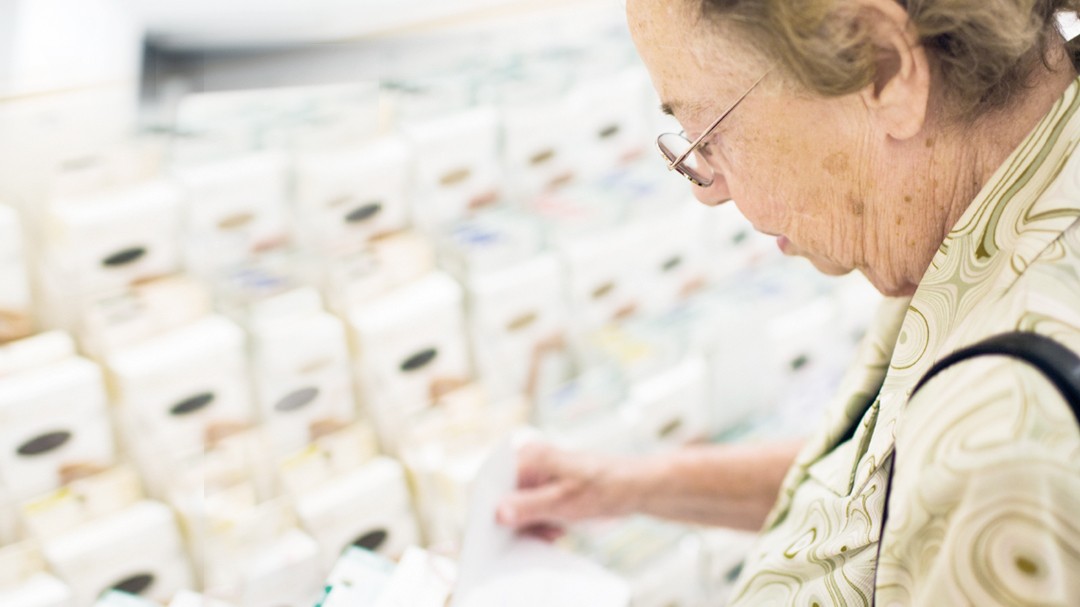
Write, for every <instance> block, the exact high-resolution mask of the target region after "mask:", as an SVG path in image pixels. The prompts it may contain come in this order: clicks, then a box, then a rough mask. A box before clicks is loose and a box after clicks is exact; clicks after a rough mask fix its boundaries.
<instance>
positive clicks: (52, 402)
mask: <svg viewBox="0 0 1080 607" xmlns="http://www.w3.org/2000/svg"><path fill="white" fill-rule="evenodd" d="M114 457H115V446H114V443H113V436H112V429H111V426H110V423H109V417H108V411H107V409H106V400H105V388H104V385H103V382H102V377H101V371H100V370H99V369H98V367H97V366H96V365H94V364H93V363H91V362H89V361H87V360H85V359H81V358H74V357H73V358H70V359H68V360H65V361H62V362H57V363H53V364H50V365H46V366H42V367H38V368H36V369H33V370H29V371H24V372H22V373H19V374H16V375H12V376H9V377H6V378H4V379H3V381H0V478H2V479H3V482H4V485H5V486H7V488H8V489H9V491H10V492H11V493H12V495H13V496H15V497H16V498H19V499H26V498H29V497H33V496H36V495H38V494H41V493H44V492H46V491H50V490H52V489H55V488H57V487H59V486H61V485H62V484H65V483H66V482H69V481H71V480H74V479H76V478H80V477H83V476H86V475H89V474H93V473H96V472H100V471H103V470H104V469H106V468H107V467H108V466H110V465H111V464H112V462H113V459H114Z"/></svg>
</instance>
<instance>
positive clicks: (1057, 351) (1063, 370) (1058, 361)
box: [873, 331, 1080, 604]
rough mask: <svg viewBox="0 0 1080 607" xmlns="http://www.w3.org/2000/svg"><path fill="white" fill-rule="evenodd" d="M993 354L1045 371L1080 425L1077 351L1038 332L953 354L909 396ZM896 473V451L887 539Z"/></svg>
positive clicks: (987, 342)
mask: <svg viewBox="0 0 1080 607" xmlns="http://www.w3.org/2000/svg"><path fill="white" fill-rule="evenodd" d="M991 355H994V356H1011V357H1012V358H1016V359H1018V360H1022V361H1024V362H1026V363H1028V364H1030V365H1032V366H1033V367H1035V368H1036V369H1038V370H1039V371H1041V372H1042V374H1043V375H1045V376H1046V378H1047V379H1049V380H1050V382H1051V383H1053V384H1054V387H1055V388H1057V390H1058V392H1060V393H1061V396H1062V397H1063V398H1064V399H1065V400H1066V401H1067V402H1068V403H1069V406H1070V407H1071V408H1072V412H1073V416H1074V417H1076V419H1077V422H1078V423H1080V356H1077V355H1076V353H1075V352H1073V351H1072V350H1070V349H1068V348H1066V347H1065V346H1063V345H1061V344H1059V343H1058V342H1056V341H1054V340H1053V339H1050V338H1049V337H1046V336H1043V335H1039V334H1037V333H1027V332H1020V331H1017V332H1013V333H1002V334H1000V335H994V336H993V337H989V338H987V339H984V340H983V341H980V342H978V343H976V344H974V345H971V346H968V347H966V348H961V349H960V350H957V351H956V352H953V353H952V354H950V355H948V356H946V357H945V358H943V359H941V360H939V361H938V362H936V363H935V364H934V366H933V367H931V368H930V370H929V371H927V372H926V375H923V376H922V379H920V380H919V383H917V384H915V389H914V390H913V391H912V392H911V396H910V397H908V400H909V401H910V400H911V399H912V398H914V397H915V395H916V394H917V393H918V392H919V390H920V389H921V388H922V387H923V386H925V385H926V384H927V382H929V381H930V380H931V379H933V378H934V377H935V376H936V375H937V374H939V373H941V372H942V371H944V370H945V369H948V368H949V367H951V366H953V365H955V364H957V363H960V362H963V361H965V360H968V359H969V358H975V357H977V356H991ZM895 471H896V451H895V450H894V451H893V465H892V468H891V469H890V470H889V480H888V482H887V483H886V485H885V509H884V511H883V512H882V515H881V533H882V536H884V533H885V523H886V522H887V521H888V520H889V495H890V494H891V493H892V481H893V473H894V472H895ZM881 541H882V537H878V561H880V559H881ZM878 561H875V563H874V567H875V576H874V577H875V580H874V589H873V597H874V599H875V601H874V602H875V604H876V599H877V575H876V569H877V562H878Z"/></svg>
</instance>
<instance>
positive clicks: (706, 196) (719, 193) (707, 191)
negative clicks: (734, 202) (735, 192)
mask: <svg viewBox="0 0 1080 607" xmlns="http://www.w3.org/2000/svg"><path fill="white" fill-rule="evenodd" d="M690 187H691V188H692V189H693V191H694V198H697V199H698V201H700V202H701V203H702V204H704V205H707V206H710V207H715V206H717V205H721V204H724V203H725V202H727V201H729V200H731V193H730V192H729V191H728V187H727V181H726V180H725V179H724V176H723V175H720V174H716V175H715V177H713V182H712V184H710V185H708V186H706V187H702V186H699V185H692V186H690Z"/></svg>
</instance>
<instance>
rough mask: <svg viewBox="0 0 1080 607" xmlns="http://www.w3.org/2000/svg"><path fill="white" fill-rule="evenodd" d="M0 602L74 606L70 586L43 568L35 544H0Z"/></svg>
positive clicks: (22, 606) (12, 606)
mask: <svg viewBox="0 0 1080 607" xmlns="http://www.w3.org/2000/svg"><path fill="white" fill-rule="evenodd" d="M0 605H4V606H5V607H75V603H74V597H73V596H72V594H71V589H70V588H68V587H67V585H66V584H64V583H63V582H61V581H60V580H58V579H56V578H55V577H54V576H52V575H50V574H48V573H46V572H45V563H44V561H43V560H42V558H41V553H40V551H39V550H38V547H37V545H36V544H33V543H31V542H23V543H19V544H11V545H7V546H3V547H2V548H0Z"/></svg>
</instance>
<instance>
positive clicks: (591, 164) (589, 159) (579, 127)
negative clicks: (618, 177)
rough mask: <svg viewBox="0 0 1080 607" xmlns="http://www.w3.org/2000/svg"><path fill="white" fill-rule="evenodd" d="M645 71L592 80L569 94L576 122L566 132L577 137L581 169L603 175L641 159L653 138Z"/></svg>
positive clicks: (633, 70) (567, 127)
mask: <svg viewBox="0 0 1080 607" xmlns="http://www.w3.org/2000/svg"><path fill="white" fill-rule="evenodd" d="M647 86H648V77H647V75H646V74H645V73H644V72H643V71H642V70H636V69H627V70H624V71H622V72H619V73H617V74H613V75H611V76H609V77H606V78H599V79H594V80H590V81H589V82H586V83H584V84H581V85H578V86H577V87H576V88H575V89H574V90H572V91H571V92H570V101H569V103H570V104H571V107H572V108H573V109H572V112H573V115H574V116H575V120H574V121H573V122H572V123H569V124H566V125H565V126H564V127H563V128H565V129H570V130H571V131H572V132H575V133H577V134H578V141H577V142H576V143H577V145H578V146H579V150H580V154H579V158H580V160H581V163H582V168H583V169H584V170H587V171H589V172H590V173H592V174H597V173H602V172H603V171H606V170H609V169H612V168H614V167H616V166H618V165H620V164H626V163H628V162H630V161H632V160H635V159H636V158H638V157H639V156H641V155H642V154H643V153H644V151H645V149H646V146H647V145H648V144H649V143H651V141H650V139H651V136H653V135H652V134H651V133H649V131H648V130H647V129H648V126H649V125H648V121H647V120H646V119H645V107H644V105H645V94H644V91H645V87H647Z"/></svg>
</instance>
